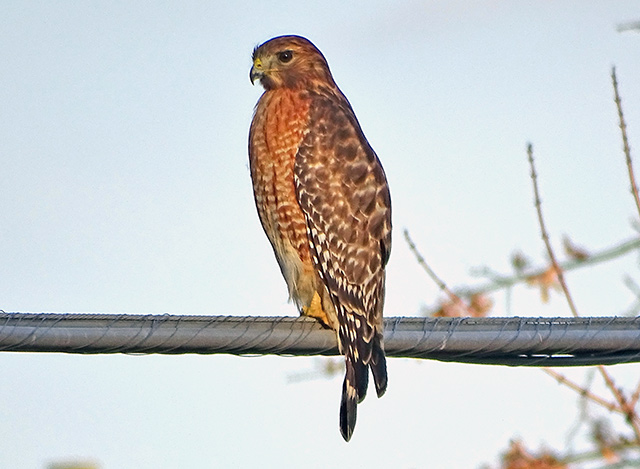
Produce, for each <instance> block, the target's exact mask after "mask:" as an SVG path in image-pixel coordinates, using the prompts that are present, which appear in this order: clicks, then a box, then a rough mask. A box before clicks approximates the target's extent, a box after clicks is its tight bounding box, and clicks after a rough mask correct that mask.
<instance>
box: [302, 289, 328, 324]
mask: <svg viewBox="0 0 640 469" xmlns="http://www.w3.org/2000/svg"><path fill="white" fill-rule="evenodd" d="M302 313H303V314H304V315H305V316H309V317H311V318H315V319H317V320H318V321H320V322H321V323H322V324H323V325H324V326H327V327H331V323H330V322H329V318H328V317H327V313H325V312H324V310H323V309H322V300H320V295H318V292H315V293H314V294H313V299H312V300H311V304H310V305H309V306H303V307H302Z"/></svg>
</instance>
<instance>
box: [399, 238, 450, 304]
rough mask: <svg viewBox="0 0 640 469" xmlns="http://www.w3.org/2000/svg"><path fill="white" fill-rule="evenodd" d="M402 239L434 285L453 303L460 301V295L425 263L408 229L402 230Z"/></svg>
mask: <svg viewBox="0 0 640 469" xmlns="http://www.w3.org/2000/svg"><path fill="white" fill-rule="evenodd" d="M404 239H405V240H406V241H407V244H408V245H409V249H410V250H411V252H412V253H413V255H414V256H415V257H416V261H417V262H418V264H420V267H422V268H423V269H424V270H425V272H426V273H427V275H428V276H429V277H430V278H431V280H433V281H434V282H435V283H436V285H438V288H440V290H442V291H443V292H445V293H446V294H447V296H448V297H449V298H450V299H451V301H453V302H455V303H457V302H460V303H462V300H461V299H460V297H459V296H458V295H456V294H455V293H453V291H451V289H450V288H449V287H447V284H446V283H444V281H443V280H442V279H440V277H438V276H437V275H436V273H435V272H434V271H433V269H431V267H429V264H427V261H426V260H425V259H424V257H423V256H422V254H420V251H418V248H417V247H416V245H415V243H414V242H413V240H412V239H411V236H409V230H407V229H405V230H404Z"/></svg>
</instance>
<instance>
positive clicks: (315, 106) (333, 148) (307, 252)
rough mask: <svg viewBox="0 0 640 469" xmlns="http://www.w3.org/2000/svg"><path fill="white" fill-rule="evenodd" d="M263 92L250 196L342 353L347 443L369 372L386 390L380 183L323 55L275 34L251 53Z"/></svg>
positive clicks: (313, 312)
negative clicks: (333, 333) (344, 364)
mask: <svg viewBox="0 0 640 469" xmlns="http://www.w3.org/2000/svg"><path fill="white" fill-rule="evenodd" d="M250 78H251V83H253V82H254V81H255V80H258V79H259V80H260V83H261V84H262V86H263V87H264V89H265V92H264V93H263V94H262V96H261V97H260V100H259V101H258V104H257V105H256V108H255V112H254V116H253V122H252V123H251V130H250V132H249V161H250V166H251V179H252V181H253V191H254V196H255V201H256V207H257V208H258V214H259V216H260V221H261V222H262V226H263V228H264V231H265V232H266V234H267V237H268V238H269V241H270V242H271V245H272V246H273V250H274V252H275V255H276V259H277V260H278V264H279V265H280V270H281V271H282V275H283V276H284V278H285V280H286V282H287V286H288V288H289V296H290V298H291V299H293V301H294V302H295V303H296V305H297V306H298V308H299V309H300V312H301V314H304V315H307V316H312V317H315V318H317V319H319V320H320V321H321V322H322V323H324V324H325V325H326V326H328V327H330V328H332V329H334V330H335V331H336V333H337V336H338V344H339V347H340V350H341V352H342V353H343V354H344V356H345V361H346V376H345V378H344V383H343V387H342V401H341V404H340V431H341V433H342V436H343V437H344V439H345V440H347V441H349V439H350V438H351V435H352V433H353V429H354V427H355V424H356V411H357V405H358V403H359V402H361V401H362V399H364V397H365V394H366V392H367V387H368V382H369V368H371V372H372V374H373V379H374V382H375V386H376V391H377V393H378V397H380V396H382V395H383V394H384V392H385V390H386V388H387V365H386V360H385V355H384V346H383V341H382V335H383V324H382V308H383V303H384V283H385V271H384V269H385V265H386V264H387V261H388V259H389V253H390V249H391V199H390V196H389V188H388V186H387V179H386V176H385V173H384V170H383V169H382V166H381V164H380V161H379V160H378V157H377V156H376V154H375V152H374V151H373V149H372V148H371V146H370V145H369V142H368V141H367V139H366V138H365V136H364V134H363V133H362V129H361V128H360V124H359V123H358V120H357V119H356V116H355V114H354V112H353V109H352V108H351V105H350V104H349V101H347V98H346V97H345V96H344V95H343V94H342V92H341V91H340V89H338V86H337V85H336V83H335V82H334V81H333V77H332V76H331V72H330V71H329V65H328V64H327V61H326V59H325V58H324V56H323V55H322V53H321V52H320V51H319V50H318V49H317V48H316V47H315V46H314V45H313V44H312V43H311V42H309V41H308V40H307V39H305V38H303V37H299V36H281V37H276V38H274V39H271V40H269V41H267V42H265V43H264V44H262V45H261V46H259V47H257V48H256V49H255V50H254V51H253V67H252V68H251V73H250Z"/></svg>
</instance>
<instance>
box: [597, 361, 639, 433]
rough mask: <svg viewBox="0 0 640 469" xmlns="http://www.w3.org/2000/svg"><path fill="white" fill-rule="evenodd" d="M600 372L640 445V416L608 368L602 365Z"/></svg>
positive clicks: (599, 368)
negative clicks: (616, 383)
mask: <svg viewBox="0 0 640 469" xmlns="http://www.w3.org/2000/svg"><path fill="white" fill-rule="evenodd" d="M598 370H600V374H602V377H603V378H604V381H605V384H606V385H607V387H608V388H609V390H610V391H611V393H612V394H613V396H614V397H615V398H616V401H618V406H617V407H619V408H620V412H621V413H622V414H623V415H624V416H625V417H626V419H627V423H629V425H631V428H632V429H633V433H634V434H635V436H636V443H638V444H640V422H639V421H638V414H637V413H636V411H635V409H634V408H633V407H632V406H631V405H630V401H629V400H628V399H627V398H626V396H625V395H624V393H623V392H622V390H621V389H619V388H618V387H617V386H616V385H615V383H614V382H613V379H612V378H611V375H610V374H609V373H608V372H607V370H606V368H605V367H604V366H602V365H599V366H598Z"/></svg>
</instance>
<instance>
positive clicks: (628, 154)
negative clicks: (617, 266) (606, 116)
mask: <svg viewBox="0 0 640 469" xmlns="http://www.w3.org/2000/svg"><path fill="white" fill-rule="evenodd" d="M611 81H612V82H613V93H614V96H615V99H614V100H615V102H616V107H617V109H618V119H619V120H620V132H621V133H622V149H623V150H624V156H625V158H626V160H627V169H628V170H629V180H630V181H631V193H632V194H633V198H634V200H635V201H636V208H637V209H638V214H639V215H640V197H639V196H638V185H637V184H636V177H635V174H634V172H633V162H632V160H631V148H629V140H628V139H627V124H626V122H625V120H624V114H623V113H622V100H621V99H620V94H619V93H618V78H617V77H616V68H615V67H613V68H612V69H611Z"/></svg>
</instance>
